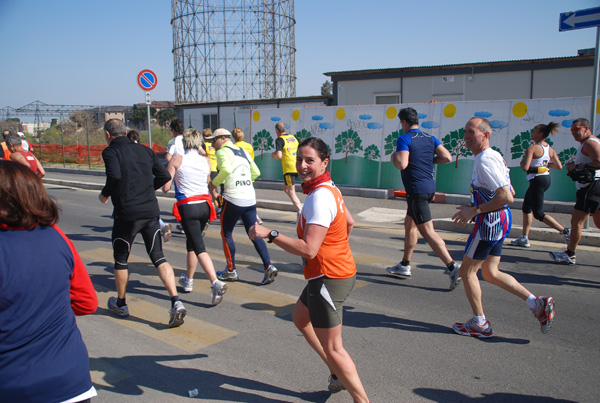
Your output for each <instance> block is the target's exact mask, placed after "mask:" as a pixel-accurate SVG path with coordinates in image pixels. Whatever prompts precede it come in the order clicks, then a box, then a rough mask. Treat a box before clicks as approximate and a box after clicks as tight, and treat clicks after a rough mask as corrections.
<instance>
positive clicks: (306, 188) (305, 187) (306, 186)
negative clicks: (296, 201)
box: [301, 171, 331, 195]
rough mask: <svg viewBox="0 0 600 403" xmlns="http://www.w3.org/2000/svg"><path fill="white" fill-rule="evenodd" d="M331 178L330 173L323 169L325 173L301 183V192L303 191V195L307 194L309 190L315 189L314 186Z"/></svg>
mask: <svg viewBox="0 0 600 403" xmlns="http://www.w3.org/2000/svg"><path fill="white" fill-rule="evenodd" d="M330 180H331V175H329V172H328V171H325V173H324V174H323V175H319V176H317V177H316V178H315V179H313V180H311V181H310V182H305V183H302V185H301V186H302V193H304V194H305V195H307V194H309V193H310V192H312V191H313V190H315V188H316V187H317V186H318V185H320V184H321V183H323V182H328V181H330Z"/></svg>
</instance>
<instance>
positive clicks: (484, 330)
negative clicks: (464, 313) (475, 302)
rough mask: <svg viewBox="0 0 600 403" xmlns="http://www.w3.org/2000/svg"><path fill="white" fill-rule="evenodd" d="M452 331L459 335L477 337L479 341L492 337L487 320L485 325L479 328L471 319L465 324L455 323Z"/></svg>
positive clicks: (490, 326) (490, 327)
mask: <svg viewBox="0 0 600 403" xmlns="http://www.w3.org/2000/svg"><path fill="white" fill-rule="evenodd" d="M452 329H454V331H455V332H456V333H458V334H460V335H463V336H472V337H478V338H480V339H489V338H490V337H492V336H493V335H494V334H493V333H492V324H491V323H490V321H489V320H486V321H485V324H484V325H483V326H481V325H480V324H479V323H477V322H476V321H475V320H474V319H473V318H471V319H469V320H468V321H467V322H466V323H455V324H454V326H452Z"/></svg>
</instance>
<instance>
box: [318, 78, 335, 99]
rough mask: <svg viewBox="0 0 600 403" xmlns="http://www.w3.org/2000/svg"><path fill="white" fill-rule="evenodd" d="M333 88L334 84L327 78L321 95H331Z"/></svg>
mask: <svg viewBox="0 0 600 403" xmlns="http://www.w3.org/2000/svg"><path fill="white" fill-rule="evenodd" d="M332 90H333V86H332V85H331V81H329V80H327V81H325V82H324V83H323V85H322V86H321V95H322V96H324V97H329V96H331V92H332Z"/></svg>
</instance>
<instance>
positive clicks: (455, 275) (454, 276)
mask: <svg viewBox="0 0 600 403" xmlns="http://www.w3.org/2000/svg"><path fill="white" fill-rule="evenodd" d="M459 270H460V265H459V264H456V262H454V269H453V270H452V271H450V270H448V268H447V267H446V271H445V274H447V275H448V277H450V291H452V290H454V289H455V288H456V287H458V285H459V284H460V282H461V280H462V279H461V278H460V273H459Z"/></svg>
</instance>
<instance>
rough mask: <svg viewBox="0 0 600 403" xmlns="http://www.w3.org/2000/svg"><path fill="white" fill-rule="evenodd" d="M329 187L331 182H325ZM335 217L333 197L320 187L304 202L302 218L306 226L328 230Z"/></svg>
mask: <svg viewBox="0 0 600 403" xmlns="http://www.w3.org/2000/svg"><path fill="white" fill-rule="evenodd" d="M325 183H326V184H328V185H330V186H331V182H325ZM336 215H337V206H336V202H335V197H334V196H333V193H331V192H330V191H329V189H327V188H324V187H320V188H317V189H316V190H315V191H314V192H312V193H311V194H310V195H309V196H308V197H307V198H306V200H305V201H304V205H303V206H302V216H303V217H304V218H305V219H306V224H317V225H320V226H322V227H325V228H329V226H330V225H331V223H332V222H333V219H334V218H335V216H336Z"/></svg>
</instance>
